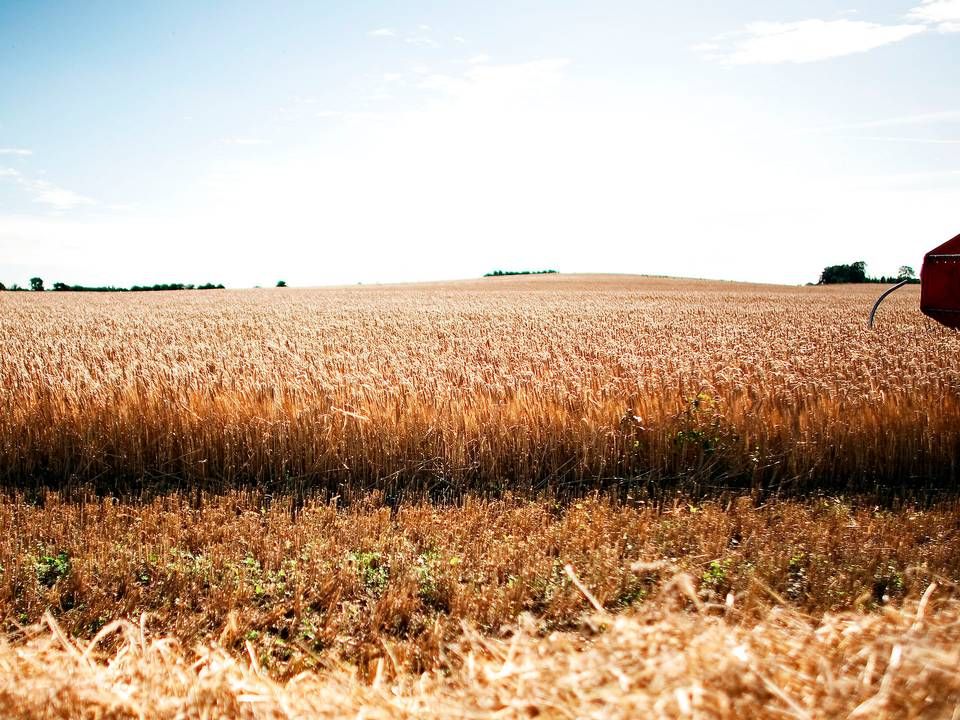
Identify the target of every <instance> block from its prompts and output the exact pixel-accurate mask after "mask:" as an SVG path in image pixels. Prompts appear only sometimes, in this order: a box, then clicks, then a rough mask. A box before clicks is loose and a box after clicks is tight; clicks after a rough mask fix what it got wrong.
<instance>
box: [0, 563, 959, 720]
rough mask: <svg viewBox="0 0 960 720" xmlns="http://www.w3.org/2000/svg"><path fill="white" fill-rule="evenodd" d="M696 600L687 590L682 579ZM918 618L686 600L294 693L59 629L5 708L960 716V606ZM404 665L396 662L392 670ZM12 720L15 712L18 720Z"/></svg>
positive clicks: (129, 637)
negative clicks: (742, 612)
mask: <svg viewBox="0 0 960 720" xmlns="http://www.w3.org/2000/svg"><path fill="white" fill-rule="evenodd" d="M678 580H679V582H678V583H677V584H678V585H679V586H681V587H682V586H683V584H684V580H685V578H683V577H682V576H681V577H680V578H678ZM935 589H936V588H935V586H930V588H928V591H927V592H926V593H925V594H924V596H923V597H922V598H921V599H920V601H919V602H918V603H910V604H908V605H907V606H906V607H905V608H903V609H901V610H892V609H891V610H888V611H886V612H883V613H879V614H875V615H870V616H863V615H854V614H842V615H826V616H824V617H823V618H822V619H820V620H819V621H816V622H811V621H810V620H809V619H808V618H806V617H803V616H800V615H798V614H796V613H794V612H790V611H783V610H776V611H772V612H771V613H769V614H768V615H767V616H766V617H763V618H761V619H760V620H753V619H747V620H743V619H741V618H739V617H738V613H737V611H736V606H735V604H734V603H733V602H730V603H727V604H725V605H724V606H721V607H720V608H716V609H711V608H709V607H704V608H701V610H700V612H698V613H691V612H687V611H678V610H674V609H672V607H671V606H672V605H673V603H672V602H670V598H665V599H664V600H663V601H661V602H660V603H658V604H657V605H655V606H650V607H646V608H645V609H643V610H642V611H640V612H637V613H629V614H625V615H621V616H619V617H611V616H609V615H607V614H605V613H601V614H598V615H594V616H593V617H591V618H588V619H587V620H586V623H585V628H584V631H583V632H581V633H570V632H566V633H552V634H549V635H546V636H544V635H543V634H542V633H540V632H538V631H537V628H536V627H534V626H533V624H532V622H531V621H529V620H528V621H527V622H525V623H521V624H520V625H519V626H518V627H514V628H511V631H510V637H509V638H507V639H500V640H497V639H489V638H484V637H483V636H481V635H479V634H477V633H476V632H473V631H472V630H470V629H465V632H464V634H463V637H462V638H461V639H460V640H459V642H457V643H456V644H454V645H452V646H450V647H448V648H446V650H445V653H444V658H445V659H444V662H443V663H442V665H441V666H440V667H439V668H438V670H437V671H435V672H431V673H424V674H423V675H420V676H409V675H399V676H395V677H393V678H388V677H387V675H386V673H385V672H384V670H383V668H384V667H385V665H386V662H389V660H387V661H385V662H381V663H380V665H379V672H378V673H377V675H376V677H375V678H374V680H373V682H372V683H370V684H368V683H366V682H364V681H363V680H362V679H358V678H357V676H356V674H355V673H354V672H352V671H351V670H350V669H349V668H346V667H341V668H335V669H330V670H326V671H322V672H308V673H303V674H300V675H298V676H297V677H295V678H292V679H291V680H289V681H288V682H286V683H285V684H281V683H277V682H275V681H273V680H271V679H270V677H269V676H268V675H267V674H266V673H265V672H264V671H263V670H262V668H261V667H260V665H259V663H258V661H257V658H256V655H255V653H254V652H253V651H252V649H251V650H250V652H249V653H248V654H247V657H246V658H238V657H236V656H235V655H232V654H231V653H229V652H227V651H224V650H223V649H221V648H218V647H216V646H208V645H203V646H199V647H197V649H196V650H195V651H193V652H188V651H186V650H184V649H183V648H182V646H181V645H180V644H179V643H177V642H176V641H175V640H169V639H164V638H160V639H154V638H152V637H151V636H150V634H149V633H148V632H146V631H144V629H143V628H142V627H138V626H136V625H133V624H130V623H116V624H113V625H111V626H109V627H107V628H104V633H103V634H102V635H101V637H102V636H103V635H108V634H109V633H118V634H120V635H121V636H122V638H123V641H122V643H121V644H120V645H119V647H117V649H116V650H114V651H113V652H108V653H106V654H104V653H102V652H101V650H100V648H99V647H98V646H97V641H96V640H95V641H94V642H92V643H90V644H87V645H78V644H76V643H74V642H72V641H70V640H69V639H68V638H66V637H65V635H64V634H63V633H62V631H61V630H60V629H59V627H58V626H57V625H56V622H55V621H54V620H53V619H52V618H50V617H47V618H46V619H45V620H46V623H45V625H46V626H45V627H40V628H32V629H30V630H29V631H28V633H27V635H28V638H29V639H28V640H26V641H21V642H19V643H17V644H15V645H11V644H9V643H0V667H2V669H3V673H2V674H0V707H3V708H6V709H7V710H8V711H9V710H13V711H14V712H15V714H16V716H18V717H23V718H38V719H39V718H81V717H82V718H98V719H100V720H106V719H108V718H110V719H112V718H144V717H150V718H171V719H172V718H210V717H230V718H270V719H274V718H276V719H279V718H306V717H309V718H328V717H329V718H334V717H363V718H424V719H426V718H487V717H504V718H529V717H556V718H575V717H576V718H580V717H582V718H588V717H596V718H600V717H602V718H637V717H645V718H689V717H694V718H742V717H755V718H836V717H849V718H948V717H956V716H957V713H958V712H960V671H958V669H960V651H958V649H957V648H958V643H960V616H958V615H960V603H958V602H957V601H956V600H950V601H943V602H938V601H937V599H936V597H935V595H934V591H935ZM388 657H389V656H388ZM5 714H6V715H7V716H12V714H13V713H11V712H7V713H5Z"/></svg>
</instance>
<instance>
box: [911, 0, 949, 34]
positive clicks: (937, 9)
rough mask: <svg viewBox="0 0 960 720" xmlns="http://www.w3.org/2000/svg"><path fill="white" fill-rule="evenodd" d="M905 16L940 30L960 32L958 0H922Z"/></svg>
mask: <svg viewBox="0 0 960 720" xmlns="http://www.w3.org/2000/svg"><path fill="white" fill-rule="evenodd" d="M907 17H908V18H909V19H911V20H918V21H920V22H925V23H930V24H931V25H933V26H935V27H936V29H937V30H939V31H940V32H960V0H923V2H922V3H921V4H920V5H918V6H917V7H915V8H913V10H911V11H910V12H909V13H908V15H907Z"/></svg>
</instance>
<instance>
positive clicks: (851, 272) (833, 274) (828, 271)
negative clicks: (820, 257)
mask: <svg viewBox="0 0 960 720" xmlns="http://www.w3.org/2000/svg"><path fill="white" fill-rule="evenodd" d="M863 282H867V264H866V263H865V262H864V261H863V260H858V261H857V262H855V263H850V264H849V265H830V266H828V267H825V268H824V269H823V272H822V273H820V282H819V283H818V284H819V285H835V284H837V283H863Z"/></svg>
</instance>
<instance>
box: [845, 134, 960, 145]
mask: <svg viewBox="0 0 960 720" xmlns="http://www.w3.org/2000/svg"><path fill="white" fill-rule="evenodd" d="M855 138H856V139H857V140H877V141H880V142H898V143H918V144H921V145H960V140H951V139H949V138H918V137H897V136H890V135H857V136H855Z"/></svg>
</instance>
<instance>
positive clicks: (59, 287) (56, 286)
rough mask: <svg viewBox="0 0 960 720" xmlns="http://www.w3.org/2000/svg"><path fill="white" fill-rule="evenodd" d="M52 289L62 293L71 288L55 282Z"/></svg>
mask: <svg viewBox="0 0 960 720" xmlns="http://www.w3.org/2000/svg"><path fill="white" fill-rule="evenodd" d="M53 289H54V290H56V291H57V292H64V291H65V290H70V289H71V287H70V286H69V285H67V284H66V283H64V282H55V283H54V284H53Z"/></svg>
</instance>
